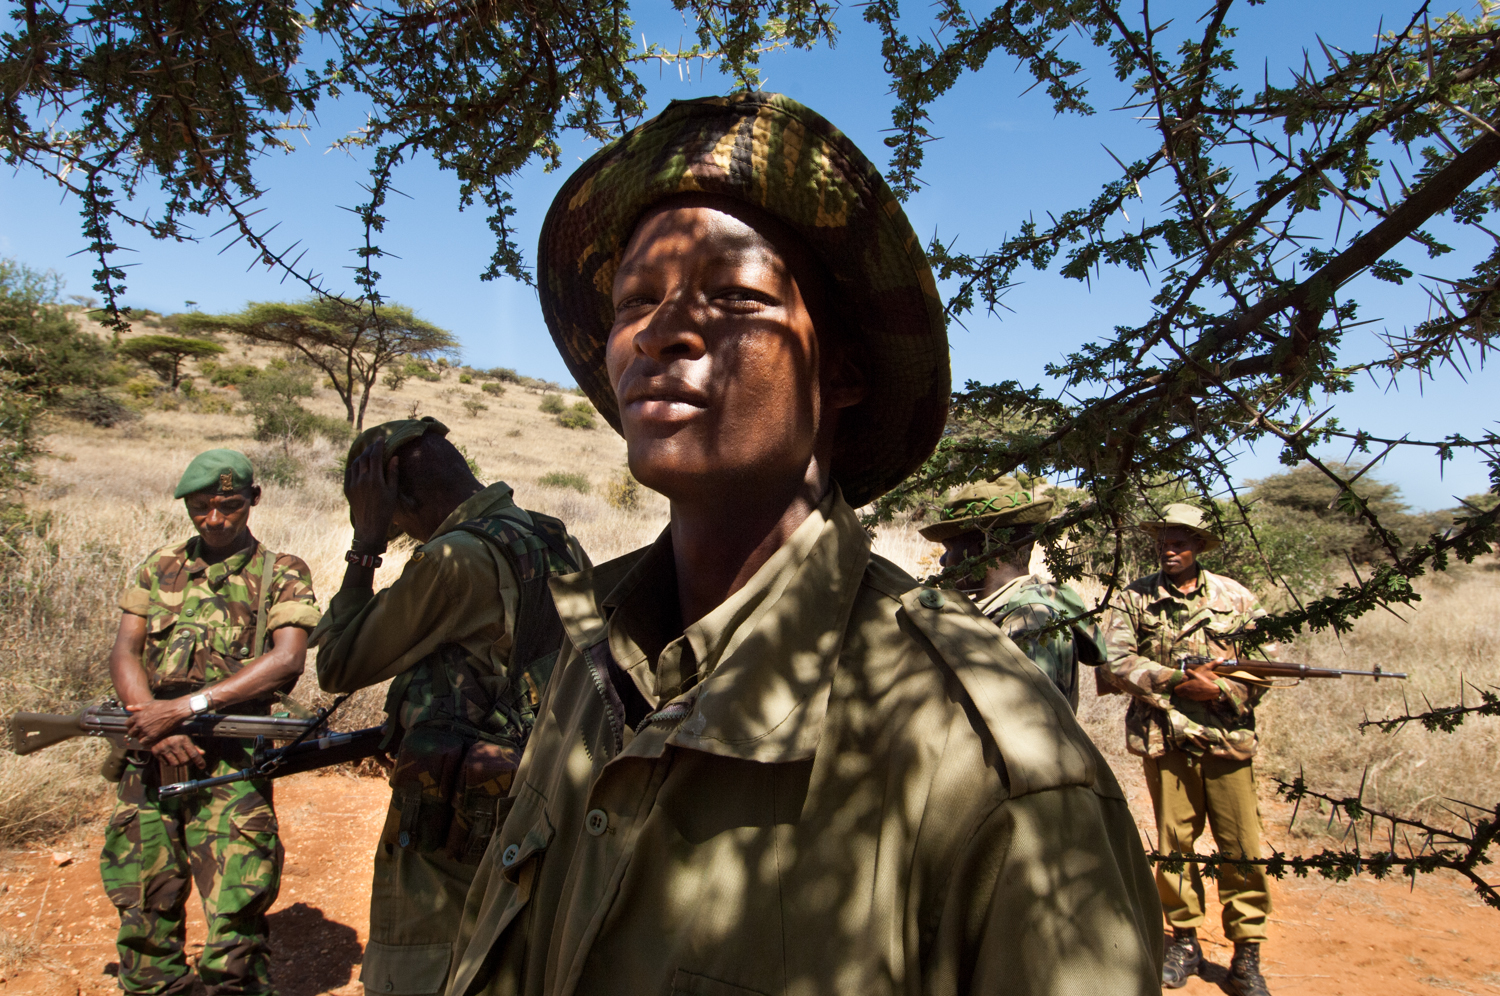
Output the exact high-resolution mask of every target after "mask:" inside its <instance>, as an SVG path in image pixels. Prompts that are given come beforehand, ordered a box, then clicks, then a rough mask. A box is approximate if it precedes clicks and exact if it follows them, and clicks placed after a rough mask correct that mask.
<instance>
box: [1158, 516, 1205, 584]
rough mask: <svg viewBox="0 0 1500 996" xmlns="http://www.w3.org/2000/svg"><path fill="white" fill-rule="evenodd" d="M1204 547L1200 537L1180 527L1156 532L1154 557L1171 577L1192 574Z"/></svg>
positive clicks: (1166, 528) (1169, 527) (1171, 527)
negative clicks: (1157, 558) (1159, 560)
mask: <svg viewBox="0 0 1500 996" xmlns="http://www.w3.org/2000/svg"><path fill="white" fill-rule="evenodd" d="M1205 545H1206V544H1205V543H1204V540H1203V537H1202V536H1199V535H1198V534H1197V533H1195V532H1193V531H1192V530H1191V529H1184V528H1182V527H1181V526H1167V527H1165V528H1163V529H1158V530H1157V531H1156V555H1157V556H1158V557H1159V558H1160V559H1161V567H1162V570H1164V571H1166V572H1167V574H1168V575H1169V576H1171V577H1181V576H1183V575H1186V574H1190V573H1192V572H1193V571H1194V569H1195V568H1196V567H1197V564H1198V555H1199V554H1200V553H1202V552H1203V547H1204V546H1205Z"/></svg>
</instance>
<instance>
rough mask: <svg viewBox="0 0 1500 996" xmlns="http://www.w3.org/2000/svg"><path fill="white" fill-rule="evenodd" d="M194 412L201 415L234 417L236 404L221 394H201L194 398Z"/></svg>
mask: <svg viewBox="0 0 1500 996" xmlns="http://www.w3.org/2000/svg"><path fill="white" fill-rule="evenodd" d="M193 411H195V412H197V413H198V414H199V415H233V414H234V402H233V401H230V400H229V399H228V398H226V397H224V396H223V395H221V394H199V395H197V396H195V397H194V398H193Z"/></svg>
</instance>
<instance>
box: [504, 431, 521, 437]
mask: <svg viewBox="0 0 1500 996" xmlns="http://www.w3.org/2000/svg"><path fill="white" fill-rule="evenodd" d="M506 435H507V436H509V437H510V438H512V439H520V438H521V430H520V429H512V430H510V431H509V432H507V433H506Z"/></svg>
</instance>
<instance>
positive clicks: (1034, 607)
mask: <svg viewBox="0 0 1500 996" xmlns="http://www.w3.org/2000/svg"><path fill="white" fill-rule="evenodd" d="M979 611H980V612H983V613H984V614H985V615H986V616H988V617H989V618H990V619H991V620H992V621H993V622H994V623H995V625H997V626H999V627H1000V631H1001V632H1003V633H1004V634H1005V635H1006V636H1008V637H1010V638H1011V640H1013V641H1014V642H1015V644H1016V646H1018V647H1020V648H1021V652H1022V653H1024V654H1025V655H1026V656H1027V657H1030V658H1031V662H1032V663H1033V664H1035V665H1036V666H1037V667H1038V668H1040V669H1041V671H1042V673H1043V674H1045V675H1046V676H1047V677H1049V678H1051V679H1052V683H1053V684H1054V685H1056V686H1057V690H1058V691H1060V692H1062V694H1063V697H1064V698H1066V699H1067V700H1068V704H1069V705H1071V706H1072V707H1073V711H1074V712H1077V711H1078V663H1079V661H1082V662H1083V663H1085V664H1090V665H1093V664H1100V663H1102V662H1103V661H1104V652H1105V651H1104V633H1103V631H1102V630H1101V629H1100V628H1099V626H1098V625H1097V624H1096V623H1095V622H1094V620H1093V619H1092V618H1088V619H1084V618H1080V617H1082V616H1083V615H1084V614H1085V613H1087V612H1088V607H1087V606H1086V605H1084V604H1083V599H1081V598H1079V597H1078V593H1077V592H1075V591H1074V590H1073V589H1072V588H1069V587H1068V586H1067V585H1059V584H1052V583H1051V582H1048V581H1044V580H1042V579H1041V578H1040V577H1037V576H1036V575H1034V574H1032V575H1027V576H1025V577H1019V578H1016V579H1015V580H1014V581H1012V582H1010V583H1009V584H1007V585H1005V586H1004V587H1002V588H1000V589H999V590H998V591H995V592H994V593H993V594H990V595H987V596H985V597H984V598H981V599H980V600H979ZM1061 619H1077V620H1078V621H1077V622H1075V623H1074V624H1073V625H1071V626H1066V627H1064V626H1056V624H1057V622H1058V620H1061ZM1053 626H1056V628H1051V629H1049V628H1048V627H1053Z"/></svg>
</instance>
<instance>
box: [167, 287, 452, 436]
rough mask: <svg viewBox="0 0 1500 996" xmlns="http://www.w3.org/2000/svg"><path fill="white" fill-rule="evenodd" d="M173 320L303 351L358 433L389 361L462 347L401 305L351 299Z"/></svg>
mask: <svg viewBox="0 0 1500 996" xmlns="http://www.w3.org/2000/svg"><path fill="white" fill-rule="evenodd" d="M172 320H173V321H175V322H177V323H178V327H179V328H182V329H184V330H186V331H192V330H210V329H212V330H216V331H225V332H232V333H234V334H236V335H240V336H244V337H245V338H247V339H253V340H255V341H257V342H264V343H271V344H274V345H278V346H285V347H287V348H289V349H292V350H295V351H296V352H298V353H300V354H301V355H302V356H303V357H304V358H305V359H306V360H307V362H308V363H311V364H312V365H313V366H315V367H317V368H318V369H319V370H321V371H323V373H325V374H327V375H328V379H329V380H330V381H332V382H333V390H334V392H335V393H337V394H338V396H339V400H340V401H342V402H343V403H344V411H345V414H346V417H347V418H348V421H349V424H350V425H352V426H354V429H355V431H356V432H358V431H360V430H361V429H363V428H364V424H365V409H366V407H367V406H368V405H369V403H370V389H371V388H372V387H374V386H375V384H376V382H377V381H378V380H379V378H380V374H381V371H383V370H385V368H386V367H387V366H388V365H391V364H393V363H396V362H398V361H401V362H405V361H406V360H407V358H409V357H415V356H421V357H429V356H434V355H437V354H442V353H451V352H454V351H456V350H457V349H458V340H457V339H455V338H454V337H453V334H452V333H451V332H449V331H447V330H446V329H440V328H438V327H437V326H436V325H433V324H432V323H431V322H426V321H423V320H422V319H420V318H418V317H417V316H416V315H415V314H414V313H413V312H412V310H411V309H410V308H407V307H403V306H402V305H399V304H375V303H373V302H355V303H349V302H345V301H342V300H339V299H337V298H327V297H325V298H315V299H313V300H310V301H303V302H300V303H296V304H286V303H261V304H251V305H250V306H249V307H248V308H246V309H245V310H244V311H241V312H239V313H237V314H232V315H203V314H199V313H197V312H189V313H186V314H181V315H174V316H172Z"/></svg>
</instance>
